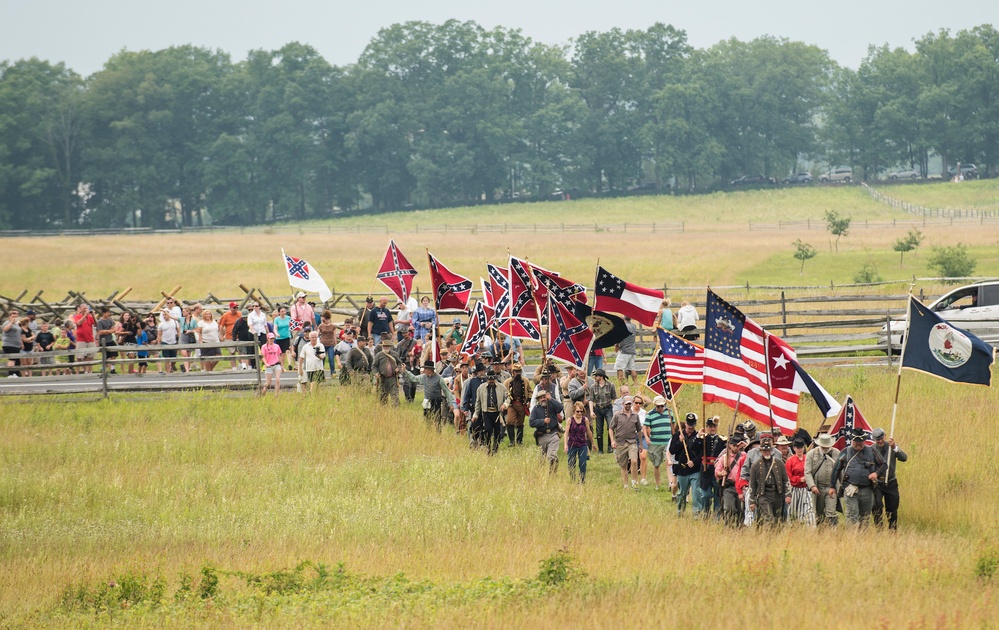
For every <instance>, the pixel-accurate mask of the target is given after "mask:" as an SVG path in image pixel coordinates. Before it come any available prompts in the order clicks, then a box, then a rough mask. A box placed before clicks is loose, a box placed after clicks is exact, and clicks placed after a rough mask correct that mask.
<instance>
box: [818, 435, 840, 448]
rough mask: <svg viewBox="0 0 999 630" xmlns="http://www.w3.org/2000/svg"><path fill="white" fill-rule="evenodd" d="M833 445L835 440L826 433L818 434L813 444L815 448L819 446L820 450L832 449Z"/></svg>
mask: <svg viewBox="0 0 999 630" xmlns="http://www.w3.org/2000/svg"><path fill="white" fill-rule="evenodd" d="M835 443H836V438H834V437H833V436H831V435H829V434H828V433H819V437H817V438H815V444H816V445H817V446H821V447H822V448H832V445H833V444H835Z"/></svg>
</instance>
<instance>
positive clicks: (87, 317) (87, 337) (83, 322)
mask: <svg viewBox="0 0 999 630" xmlns="http://www.w3.org/2000/svg"><path fill="white" fill-rule="evenodd" d="M73 323H74V324H76V348H77V349H78V350H87V351H88V352H83V353H80V354H78V355H77V360H79V361H92V360H93V359H94V357H95V356H96V355H97V340H96V338H95V333H94V329H95V328H96V327H97V320H96V319H94V315H93V314H92V313H91V312H90V307H89V306H88V305H86V304H80V305H79V306H78V307H76V314H75V315H73ZM81 369H82V370H83V371H84V372H86V373H90V372H93V371H94V368H93V366H92V365H84V366H82V367H81Z"/></svg>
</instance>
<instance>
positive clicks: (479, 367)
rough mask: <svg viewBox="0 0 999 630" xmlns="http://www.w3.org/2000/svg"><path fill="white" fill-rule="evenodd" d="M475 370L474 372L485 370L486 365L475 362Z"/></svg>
mask: <svg viewBox="0 0 999 630" xmlns="http://www.w3.org/2000/svg"><path fill="white" fill-rule="evenodd" d="M475 371H476V372H485V371H486V366H484V365H482V364H481V363H476V364H475Z"/></svg>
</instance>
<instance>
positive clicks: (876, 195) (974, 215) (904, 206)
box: [850, 183, 999, 227]
mask: <svg viewBox="0 0 999 630" xmlns="http://www.w3.org/2000/svg"><path fill="white" fill-rule="evenodd" d="M861 186H863V187H864V189H865V190H866V191H867V193H868V194H869V195H870V196H871V198H872V199H874V200H875V201H878V202H881V203H883V204H886V205H889V206H891V207H892V208H897V209H899V210H904V211H905V212H908V213H909V214H915V215H919V216H921V217H936V218H939V219H949V221H943V222H941V221H935V222H925V221H924V222H923V223H921V224H920V223H918V222H917V223H916V224H915V226H918V225H941V224H945V225H946V224H949V225H953V224H954V220H955V219H956V220H958V221H974V220H976V219H977V220H978V221H979V222H980V223H985V222H986V221H988V222H992V221H995V220H999V210H980V209H978V208H927V207H926V206H921V205H919V204H916V203H912V202H909V201H904V200H902V199H896V198H895V197H892V196H891V195H886V194H885V193H883V192H881V191H880V190H877V189H876V188H872V187H871V186H868V185H867V184H864V183H862V184H861ZM854 225H855V224H854V223H851V224H850V227H853V226H854Z"/></svg>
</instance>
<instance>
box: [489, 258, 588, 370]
mask: <svg viewBox="0 0 999 630" xmlns="http://www.w3.org/2000/svg"><path fill="white" fill-rule="evenodd" d="M524 264H525V265H527V280H528V282H530V283H531V285H533V284H534V272H533V271H532V270H531V261H530V260H528V259H527V258H525V259H524ZM509 268H510V265H509V262H508V263H507V269H509ZM510 278H511V279H510V286H511V287H512V286H513V276H510ZM527 290H528V291H530V292H531V301H532V302H534V312H535V313H537V314H538V336H539V337H541V354H542V356H546V357H547V356H548V347H547V344H546V343H545V336H544V335H542V334H541V307H540V306H538V296H537V295H535V293H534V287H533V286H528V287H527ZM510 315H513V313H510ZM511 330H512V328H511ZM551 330H552V313H551V299H550V298H549V300H548V334H549V335H550V334H551ZM510 345H511V346H512V345H513V342H510ZM583 382H584V383H585V382H586V381H585V380H584V381H583Z"/></svg>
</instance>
